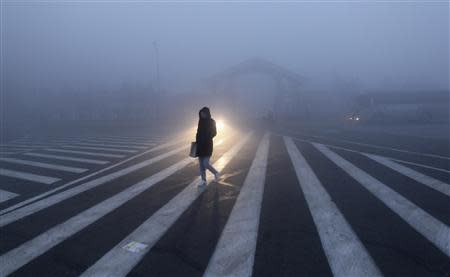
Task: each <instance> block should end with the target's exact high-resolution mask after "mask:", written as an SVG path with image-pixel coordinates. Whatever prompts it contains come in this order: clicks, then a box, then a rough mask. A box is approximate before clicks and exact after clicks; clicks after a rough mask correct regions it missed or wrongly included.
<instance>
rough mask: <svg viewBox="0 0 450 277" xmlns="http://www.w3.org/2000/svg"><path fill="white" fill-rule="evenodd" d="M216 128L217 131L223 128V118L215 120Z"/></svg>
mask: <svg viewBox="0 0 450 277" xmlns="http://www.w3.org/2000/svg"><path fill="white" fill-rule="evenodd" d="M216 128H217V131H219V132H220V131H223V130H224V129H225V123H224V122H223V120H220V119H219V120H217V122H216Z"/></svg>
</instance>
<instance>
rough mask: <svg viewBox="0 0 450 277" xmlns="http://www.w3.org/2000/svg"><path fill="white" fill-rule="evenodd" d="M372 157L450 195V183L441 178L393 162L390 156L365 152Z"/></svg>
mask: <svg viewBox="0 0 450 277" xmlns="http://www.w3.org/2000/svg"><path fill="white" fill-rule="evenodd" d="M365 155H366V156H367V157H369V158H370V159H372V160H374V161H376V162H378V163H380V164H382V165H384V166H386V167H389V168H391V169H392V170H395V171H397V172H399V173H401V174H403V175H405V176H408V177H409V178H411V179H413V180H416V181H417V182H419V183H422V184H424V185H426V186H428V187H430V188H432V189H434V190H437V191H439V192H441V193H443V194H445V195H447V196H450V184H447V183H444V182H442V181H440V180H436V179H434V178H432V177H429V176H427V175H425V174H422V173H420V172H417V171H415V170H413V169H411V168H409V167H406V166H403V165H401V164H399V163H396V162H393V161H391V160H390V159H388V158H385V157H381V156H377V155H372V154H365Z"/></svg>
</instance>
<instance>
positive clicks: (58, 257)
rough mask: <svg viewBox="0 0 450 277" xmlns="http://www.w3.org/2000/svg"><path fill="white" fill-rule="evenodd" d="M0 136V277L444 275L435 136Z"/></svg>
mask: <svg viewBox="0 0 450 277" xmlns="http://www.w3.org/2000/svg"><path fill="white" fill-rule="evenodd" d="M192 138H193V133H192V130H190V131H187V132H186V133H180V134H179V135H176V136H170V137H164V136H156V135H155V134H148V133H146V134H143V133H139V135H137V134H134V133H131V132H129V133H126V134H123V135H118V134H114V135H108V134H104V133H102V134H92V135H83V136H79V137H76V136H74V137H53V138H46V139H43V140H37V139H34V138H24V139H19V140H16V141H12V142H8V143H6V144H4V145H2V147H1V152H0V153H1V159H0V228H1V229H0V232H1V237H0V242H1V243H0V276H7V275H10V276H58V277H60V276H125V275H127V276H202V275H204V276H251V275H252V276H345V277H348V276H450V227H449V226H450V201H449V200H450V185H449V183H450V182H449V176H450V175H449V174H450V165H449V164H450V163H449V160H450V158H449V149H448V148H449V145H448V139H438V138H428V137H417V136H415V137H413V136H408V135H405V134H401V135H389V134H379V135H377V134H376V133H366V134H365V133H361V132H358V133H352V132H351V131H349V130H339V129H326V128H325V129H324V128H315V129H314V128H298V129H297V131H292V129H286V128H282V127H280V128H278V129H277V130H276V131H272V132H266V131H264V130H250V129H242V130H235V129H233V128H232V127H231V126H227V127H226V129H225V130H223V131H222V132H220V134H219V137H217V138H216V139H215V144H216V145H215V151H214V155H213V158H212V161H213V163H214V164H215V166H216V167H217V168H218V169H220V171H221V176H222V177H221V179H220V180H219V182H215V181H213V179H212V177H211V176H208V178H209V181H210V182H209V183H208V185H207V186H206V187H205V188H199V187H198V186H197V185H198V178H197V175H198V169H197V164H196V160H195V159H192V158H189V157H188V156H187V153H188V148H187V147H188V145H189V142H190V140H191V139H192Z"/></svg>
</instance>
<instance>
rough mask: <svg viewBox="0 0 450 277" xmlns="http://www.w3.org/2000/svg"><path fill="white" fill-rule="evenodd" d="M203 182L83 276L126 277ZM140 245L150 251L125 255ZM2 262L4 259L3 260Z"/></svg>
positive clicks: (235, 149) (219, 165)
mask: <svg viewBox="0 0 450 277" xmlns="http://www.w3.org/2000/svg"><path fill="white" fill-rule="evenodd" d="M250 137H251V134H247V135H246V136H245V138H244V139H242V140H240V141H239V142H238V143H237V144H236V145H234V146H233V148H231V149H230V150H228V151H227V152H226V153H225V154H224V155H222V157H220V159H218V160H217V162H215V163H214V167H216V169H217V170H218V171H221V170H223V168H224V167H225V166H226V165H227V164H228V163H229V162H230V160H231V159H232V158H233V157H234V156H235V155H236V154H237V153H239V151H240V150H241V148H242V147H243V146H244V144H245V143H246V142H247V141H248V140H249V139H250ZM199 182H200V179H199V178H197V179H195V180H194V181H193V182H192V183H190V184H189V185H188V186H187V187H186V188H185V189H183V191H181V192H180V193H179V194H178V195H177V196H175V197H174V198H172V200H170V201H169V202H168V203H167V204H166V205H164V206H163V207H162V208H161V209H159V210H158V211H157V212H156V213H155V214H153V215H152V216H151V217H150V218H149V219H148V220H146V221H145V222H144V223H143V224H141V225H140V226H139V227H138V228H137V229H136V230H135V231H133V233H131V234H130V235H129V236H127V237H126V238H125V239H124V240H122V241H121V242H120V243H119V244H118V245H116V246H115V247H114V248H113V249H111V250H110V251H109V252H108V253H107V254H106V255H104V256H103V257H102V258H101V259H100V260H98V261H97V262H96V263H95V264H94V265H93V266H92V267H90V268H89V269H88V270H87V271H86V272H84V273H83V275H82V276H97V277H98V276H105V277H106V276H125V275H127V273H128V272H129V271H130V270H131V269H132V268H133V267H134V266H135V265H136V264H137V263H138V262H139V261H140V260H141V259H142V258H143V256H144V255H145V253H147V252H148V251H149V250H150V249H151V248H152V247H153V245H154V244H155V243H156V242H157V241H158V240H159V238H160V237H161V236H162V235H163V234H164V233H165V232H166V231H167V230H168V229H169V228H170V226H172V224H173V223H174V222H175V221H176V220H177V219H178V218H179V217H180V216H181V214H182V213H183V212H184V211H185V210H186V209H187V208H188V207H189V206H190V205H191V204H192V203H193V202H194V201H195V199H197V198H198V197H199V196H200V195H201V194H202V192H203V191H204V190H203V189H199V188H198V184H199ZM133 241H138V242H141V243H144V244H145V245H147V248H146V249H145V250H144V251H142V252H140V253H131V252H128V251H124V250H123V249H122V247H123V246H125V245H127V244H128V243H130V242H133ZM0 258H1V257H0Z"/></svg>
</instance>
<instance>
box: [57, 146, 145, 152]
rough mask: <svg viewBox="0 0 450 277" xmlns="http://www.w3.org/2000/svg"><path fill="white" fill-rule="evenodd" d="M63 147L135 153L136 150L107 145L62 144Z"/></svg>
mask: <svg viewBox="0 0 450 277" xmlns="http://www.w3.org/2000/svg"><path fill="white" fill-rule="evenodd" d="M63 147H65V148H75V149H89V150H103V151H111V152H122V153H135V152H137V151H136V150H127V149H115V148H108V147H91V146H73V145H64V146H63Z"/></svg>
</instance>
